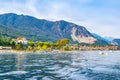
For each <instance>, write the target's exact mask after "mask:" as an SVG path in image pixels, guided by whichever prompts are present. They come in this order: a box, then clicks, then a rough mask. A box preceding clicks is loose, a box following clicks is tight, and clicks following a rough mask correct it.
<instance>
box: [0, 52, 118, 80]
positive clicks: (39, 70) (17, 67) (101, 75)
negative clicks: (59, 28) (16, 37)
mask: <svg viewBox="0 0 120 80" xmlns="http://www.w3.org/2000/svg"><path fill="white" fill-rule="evenodd" d="M99 52H100V51H74V52H68V53H66V52H65V53H64V52H63V53H53V52H42V53H22V54H15V53H0V80H120V51H103V54H99Z"/></svg>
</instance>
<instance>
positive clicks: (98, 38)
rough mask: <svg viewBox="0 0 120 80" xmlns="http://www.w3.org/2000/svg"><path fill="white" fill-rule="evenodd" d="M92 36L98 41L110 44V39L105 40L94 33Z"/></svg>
mask: <svg viewBox="0 0 120 80" xmlns="http://www.w3.org/2000/svg"><path fill="white" fill-rule="evenodd" d="M92 35H93V36H94V37H95V38H96V39H97V40H103V41H105V42H107V43H110V41H109V40H108V39H106V38H103V37H101V36H100V35H98V34H96V33H92Z"/></svg>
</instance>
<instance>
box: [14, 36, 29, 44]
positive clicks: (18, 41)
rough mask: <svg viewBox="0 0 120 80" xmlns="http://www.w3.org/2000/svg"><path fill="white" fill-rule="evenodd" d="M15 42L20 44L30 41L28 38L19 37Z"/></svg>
mask: <svg viewBox="0 0 120 80" xmlns="http://www.w3.org/2000/svg"><path fill="white" fill-rule="evenodd" d="M15 43H16V44H18V43H22V44H27V43H28V41H27V40H26V38H23V37H18V38H17V39H16V40H15Z"/></svg>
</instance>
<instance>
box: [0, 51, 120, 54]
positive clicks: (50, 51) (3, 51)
mask: <svg viewBox="0 0 120 80" xmlns="http://www.w3.org/2000/svg"><path fill="white" fill-rule="evenodd" d="M78 51H120V50H72V51H61V50H53V51H33V50H32V51H26V50H0V53H20V54H22V53H41V52H54V53H66V52H67V53H69V52H78Z"/></svg>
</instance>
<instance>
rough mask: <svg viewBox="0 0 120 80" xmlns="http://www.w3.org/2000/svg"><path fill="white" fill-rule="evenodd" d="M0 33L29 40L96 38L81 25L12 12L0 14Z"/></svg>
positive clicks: (83, 40)
mask: <svg viewBox="0 0 120 80" xmlns="http://www.w3.org/2000/svg"><path fill="white" fill-rule="evenodd" d="M0 32H1V35H6V36H10V37H14V38H16V37H19V36H23V37H26V38H27V39H29V40H36V41H56V40H58V39H62V38H68V39H70V41H71V42H78V43H94V42H95V41H97V39H96V38H95V37H94V36H93V35H92V34H91V33H90V32H89V31H88V30H87V29H86V28H85V27H83V26H79V25H76V24H74V23H70V22H67V21H64V20H61V21H55V22H53V21H48V20H44V19H37V18H35V17H32V16H27V15H17V14H13V13H8V14H2V15H0Z"/></svg>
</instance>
